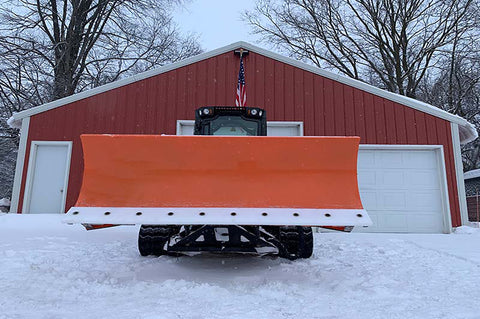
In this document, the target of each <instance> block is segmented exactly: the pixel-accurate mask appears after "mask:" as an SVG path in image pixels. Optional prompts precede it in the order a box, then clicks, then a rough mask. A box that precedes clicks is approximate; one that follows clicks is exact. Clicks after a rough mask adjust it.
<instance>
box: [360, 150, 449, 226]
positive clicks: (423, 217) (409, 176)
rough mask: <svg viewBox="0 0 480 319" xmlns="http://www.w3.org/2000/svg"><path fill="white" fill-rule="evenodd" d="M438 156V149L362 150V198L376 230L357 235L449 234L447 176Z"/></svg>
mask: <svg viewBox="0 0 480 319" xmlns="http://www.w3.org/2000/svg"><path fill="white" fill-rule="evenodd" d="M437 154H438V150H435V149H427V150H418V149H415V150H404V149H403V150H402V149H385V150H381V149H360V152H359V156H358V183H359V188H360V196H361V198H362V203H363V205H364V208H365V209H366V210H367V212H368V214H369V215H370V217H371V218H372V221H373V226H370V227H368V228H366V229H358V231H368V232H413V233H442V232H445V231H447V229H448V228H447V227H445V225H444V223H445V221H444V216H445V214H444V210H445V207H444V206H445V204H444V202H443V200H442V198H443V197H442V196H444V195H443V192H444V191H443V183H444V174H443V173H442V168H439V166H440V165H441V164H440V163H441V162H440V161H439V159H438V155H437Z"/></svg>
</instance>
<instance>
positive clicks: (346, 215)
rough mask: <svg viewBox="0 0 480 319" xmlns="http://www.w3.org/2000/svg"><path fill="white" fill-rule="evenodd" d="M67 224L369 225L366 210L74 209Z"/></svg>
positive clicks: (369, 220)
mask: <svg viewBox="0 0 480 319" xmlns="http://www.w3.org/2000/svg"><path fill="white" fill-rule="evenodd" d="M63 222H64V223H67V224H92V225H104V224H112V225H139V224H145V225H292V226H293V225H295V226H369V225H371V224H372V221H371V219H370V217H369V216H368V214H367V212H366V211H365V210H364V209H305V208H302V209H296V208H226V207H72V208H70V210H69V211H68V212H67V214H66V215H65V217H64V219H63Z"/></svg>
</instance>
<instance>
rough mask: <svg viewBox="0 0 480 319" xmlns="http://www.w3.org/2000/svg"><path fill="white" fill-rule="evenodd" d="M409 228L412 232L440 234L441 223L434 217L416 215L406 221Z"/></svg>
mask: <svg viewBox="0 0 480 319" xmlns="http://www.w3.org/2000/svg"><path fill="white" fill-rule="evenodd" d="M408 224H409V228H410V229H411V231H412V232H418V233H441V232H442V231H443V223H442V222H441V221H440V220H439V219H438V218H437V216H436V215H418V216H416V217H415V218H412V217H410V218H409V220H408Z"/></svg>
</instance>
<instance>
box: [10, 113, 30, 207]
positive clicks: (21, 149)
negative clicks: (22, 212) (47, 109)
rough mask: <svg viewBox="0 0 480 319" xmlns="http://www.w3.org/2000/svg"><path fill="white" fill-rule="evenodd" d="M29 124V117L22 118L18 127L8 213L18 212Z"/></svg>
mask: <svg viewBox="0 0 480 319" xmlns="http://www.w3.org/2000/svg"><path fill="white" fill-rule="evenodd" d="M29 126H30V117H26V118H24V119H23V120H22V127H21V129H20V144H19V146H18V153H17V165H16V167H15V178H14V180H13V189H12V202H11V204H10V213H14V214H16V213H17V212H18V202H19V199H20V188H21V186H22V177H23V167H24V164H25V153H26V151H27V140H28V129H29Z"/></svg>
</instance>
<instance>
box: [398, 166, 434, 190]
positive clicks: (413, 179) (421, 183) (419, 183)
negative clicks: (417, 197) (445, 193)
mask: <svg viewBox="0 0 480 319" xmlns="http://www.w3.org/2000/svg"><path fill="white" fill-rule="evenodd" d="M406 175H407V180H408V186H410V188H421V189H426V188H427V189H439V188H440V183H439V178H438V177H439V176H438V171H436V170H412V171H410V172H407V173H406Z"/></svg>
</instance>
